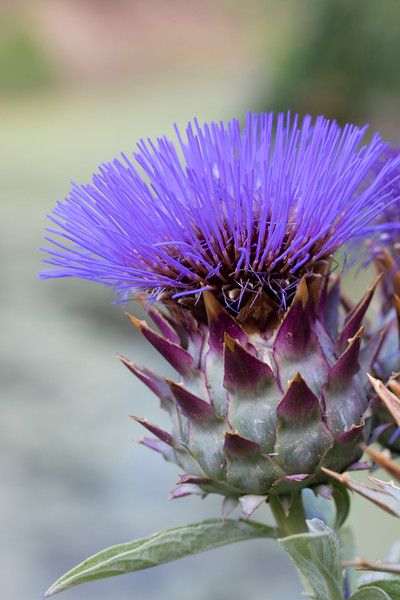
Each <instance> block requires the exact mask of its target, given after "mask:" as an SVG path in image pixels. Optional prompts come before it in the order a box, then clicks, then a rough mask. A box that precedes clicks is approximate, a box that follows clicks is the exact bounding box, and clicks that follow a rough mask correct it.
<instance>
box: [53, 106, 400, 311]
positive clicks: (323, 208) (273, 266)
mask: <svg viewBox="0 0 400 600" xmlns="http://www.w3.org/2000/svg"><path fill="white" fill-rule="evenodd" d="M365 131H366V127H364V128H358V127H355V126H353V125H346V126H345V127H344V128H343V129H342V128H340V127H339V126H338V125H337V124H336V123H335V122H334V121H329V120H327V119H324V118H323V117H317V118H316V119H315V120H314V122H313V120H312V119H311V117H309V116H307V117H305V118H304V119H303V120H302V121H300V118H299V117H298V116H297V115H295V116H290V115H289V114H288V115H283V114H279V115H277V116H276V117H274V115H273V113H268V114H251V113H250V114H248V115H247V117H246V119H245V123H244V125H243V127H241V125H240V122H239V121H237V120H236V119H233V120H231V121H229V122H227V123H225V124H224V123H222V122H221V123H209V124H204V125H203V126H200V125H199V123H198V122H197V121H196V120H195V121H194V122H193V123H189V124H188V126H187V128H186V136H185V137H184V136H182V135H181V133H180V132H179V130H178V128H177V127H176V136H177V141H176V142H172V141H171V140H169V139H168V138H167V137H165V136H164V137H162V138H159V139H157V140H156V141H152V140H147V141H144V140H142V141H140V142H139V143H138V145H137V150H136V152H135V153H134V161H133V162H131V161H130V160H129V159H128V158H127V157H126V156H122V158H121V159H115V160H114V161H113V162H112V163H107V164H103V165H102V166H101V167H100V168H99V170H98V172H97V173H96V174H95V175H94V176H93V179H92V184H88V185H81V186H80V185H74V186H73V188H72V191H71V193H70V195H69V197H68V198H66V199H65V200H64V201H63V202H58V203H57V206H56V207H55V209H54V210H53V212H52V214H51V215H50V216H49V218H50V219H51V220H52V221H53V223H54V224H55V225H56V228H51V229H49V230H48V231H49V232H50V234H51V237H47V238H46V239H47V240H48V241H49V242H51V244H52V246H51V248H47V249H46V250H45V251H46V252H47V253H48V254H49V255H50V256H49V258H48V259H47V260H46V261H45V262H47V263H49V264H51V265H54V266H56V267H57V269H53V270H48V271H43V272H42V273H41V276H42V277H43V278H48V277H82V278H85V279H90V280H93V281H97V282H101V283H104V284H107V285H111V286H113V287H114V289H115V290H116V292H117V293H118V294H120V295H122V296H123V297H129V295H130V294H132V293H134V292H145V293H146V294H148V295H151V296H152V297H154V298H159V297H168V298H170V297H173V298H180V297H181V298H182V299H184V298H186V297H190V296H192V297H196V294H198V293H199V292H202V291H203V290H204V289H208V290H213V291H214V293H215V294H216V295H218V296H219V297H222V298H223V300H224V301H225V304H227V305H228V306H230V307H231V308H232V306H236V307H239V306H240V303H241V300H242V298H243V297H244V295H246V296H247V295H248V294H250V293H251V294H253V293H255V294H257V293H258V292H260V291H263V292H264V293H266V294H267V295H268V296H270V297H272V298H274V299H277V300H278V302H284V301H285V298H286V297H287V296H290V295H291V294H292V293H293V290H294V288H295V286H296V284H297V282H298V280H299V279H300V277H301V276H302V275H304V274H305V273H311V272H313V270H314V269H315V268H316V265H319V264H320V263H321V261H326V260H329V258H330V257H331V256H332V255H333V253H335V252H336V251H337V250H338V249H339V248H340V247H341V246H343V245H344V244H346V243H347V242H349V241H353V240H354V238H357V237H362V236H364V235H367V234H370V232H371V227H373V225H371V223H372V222H373V221H374V220H376V217H377V216H378V215H379V214H380V213H382V211H383V209H384V208H385V207H387V205H388V204H389V203H390V202H393V201H394V199H393V194H392V193H391V190H392V187H393V186H392V180H393V177H395V175H396V166H397V165H399V164H400V159H399V157H395V158H392V157H391V158H390V159H389V160H387V161H382V164H381V167H380V169H379V170H378V171H377V172H376V175H375V177H374V179H373V180H369V181H368V184H367V185H365V184H364V185H362V184H363V182H365V180H366V178H367V177H368V174H369V173H370V172H371V169H372V168H373V167H374V165H376V164H377V160H378V158H379V157H380V156H381V155H382V153H383V151H384V150H385V148H386V144H385V143H384V142H382V140H381V139H380V137H379V136H378V134H376V135H375V136H374V137H373V138H372V140H371V141H370V142H369V143H366V144H365V145H363V146H361V143H362V140H363V137H364V134H365ZM397 172H398V171H397ZM381 226H382V225H381V224H379V227H381Z"/></svg>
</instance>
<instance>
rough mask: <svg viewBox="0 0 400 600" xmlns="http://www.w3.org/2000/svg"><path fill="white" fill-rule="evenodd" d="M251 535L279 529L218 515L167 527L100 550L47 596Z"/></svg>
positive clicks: (271, 535) (272, 533)
mask: <svg viewBox="0 0 400 600" xmlns="http://www.w3.org/2000/svg"><path fill="white" fill-rule="evenodd" d="M252 538H276V530H275V529H273V528H272V527H268V526H267V525H263V524H261V523H255V522H254V521H246V520H238V521H235V520H225V521H221V520H219V519H212V520H208V521H201V522H199V523H193V524H192V525H187V526H185V527H176V528H174V529H167V530H166V531H162V532H161V533H155V534H153V535H151V536H149V537H147V538H142V539H139V540H136V541H134V542H128V543H126V544H119V545H118V546H112V547H111V548H107V549H106V550H102V551H101V552H98V553H97V554H95V555H94V556H91V557H90V558H88V559H87V560H85V561H84V562H82V563H81V564H80V565H78V566H77V567H75V568H74V569H72V570H71V571H69V572H68V573H66V574H65V575H63V576H62V577H60V578H59V579H58V580H57V581H56V582H55V583H53V585H52V586H51V587H50V588H49V589H48V590H47V592H46V594H45V596H44V597H45V598H48V597H49V596H52V595H53V594H57V593H58V592H62V591H63V590H66V589H68V588H70V587H73V586H75V585H79V584H81V583H86V582H88V581H93V580H95V579H103V578H106V577H112V576H114V575H122V574H124V573H131V572H133V571H139V570H141V569H148V568H149V567H155V566H157V565H160V564H162V563H166V562H169V561H172V560H176V559H178V558H182V557H184V556H189V555H191V554H197V553H199V552H204V551H205V550H210V549H211V548H217V547H218V546H224V545H226V544H233V543H234V542H241V541H243V540H249V539H252Z"/></svg>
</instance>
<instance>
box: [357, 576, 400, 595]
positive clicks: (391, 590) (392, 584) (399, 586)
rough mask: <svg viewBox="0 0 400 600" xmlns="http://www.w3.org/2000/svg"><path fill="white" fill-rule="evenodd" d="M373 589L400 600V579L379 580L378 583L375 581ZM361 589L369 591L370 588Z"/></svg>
mask: <svg viewBox="0 0 400 600" xmlns="http://www.w3.org/2000/svg"><path fill="white" fill-rule="evenodd" d="M373 587H377V588H379V589H380V590H383V591H384V592H386V593H387V594H389V596H390V597H391V598H393V600H396V599H397V598H400V579H378V580H377V581H374V583H373ZM361 589H362V590H364V589H368V586H365V587H361Z"/></svg>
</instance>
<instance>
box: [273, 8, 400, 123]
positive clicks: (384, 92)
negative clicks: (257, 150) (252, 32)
mask: <svg viewBox="0 0 400 600" xmlns="http://www.w3.org/2000/svg"><path fill="white" fill-rule="evenodd" d="M302 4H303V7H302V8H303V14H302V17H301V18H300V19H299V23H298V25H297V26H296V27H295V32H294V36H295V37H294V39H292V40H290V45H289V46H287V47H286V48H285V53H284V54H285V55H284V57H282V61H281V65H280V66H278V68H276V76H275V81H273V82H272V88H271V94H270V95H269V101H268V102H266V103H267V105H268V107H269V108H279V109H283V108H285V109H286V108H291V109H293V110H296V111H299V112H309V113H314V114H315V113H323V114H325V115H326V116H329V117H334V118H336V119H338V120H339V121H348V120H356V121H360V120H363V119H365V118H368V116H369V114H370V112H371V111H374V110H375V108H373V107H372V105H373V104H377V103H381V102H383V103H384V104H391V105H393V104H395V102H396V100H397V101H398V100H399V97H400V76H399V67H398V57H399V52H400V35H399V23H400V3H399V2H398V1H397V0H383V2H376V0H353V1H351V2H349V1H348V0H318V1H313V0H311V1H310V0H307V1H305V2H302ZM297 8H298V6H297Z"/></svg>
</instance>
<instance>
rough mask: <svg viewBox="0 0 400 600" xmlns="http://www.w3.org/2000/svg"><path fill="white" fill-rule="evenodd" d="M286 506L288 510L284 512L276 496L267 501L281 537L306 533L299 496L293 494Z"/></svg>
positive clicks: (304, 517)
mask: <svg viewBox="0 0 400 600" xmlns="http://www.w3.org/2000/svg"><path fill="white" fill-rule="evenodd" d="M288 500H289V498H288ZM287 504H288V507H289V508H288V510H287V511H285V510H284V508H283V506H282V502H281V500H280V499H279V497H278V496H271V498H270V500H269V505H270V507H271V511H272V514H273V515H274V517H275V520H276V524H277V525H278V527H279V530H280V532H281V535H282V537H286V536H288V535H293V534H294V533H304V532H307V531H308V528H307V525H306V516H305V513H304V508H303V502H302V500H301V494H300V493H299V494H294V495H293V496H292V497H291V499H290V501H289V502H288V503H287Z"/></svg>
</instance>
